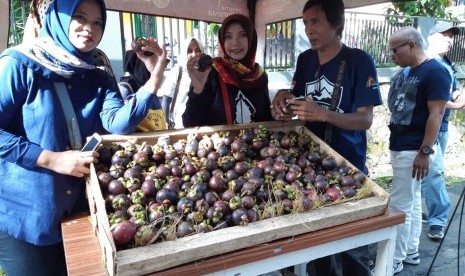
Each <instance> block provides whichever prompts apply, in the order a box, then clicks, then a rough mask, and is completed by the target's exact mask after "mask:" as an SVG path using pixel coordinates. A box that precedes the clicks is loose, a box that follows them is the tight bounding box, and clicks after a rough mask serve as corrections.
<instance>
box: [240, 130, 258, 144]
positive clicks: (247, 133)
mask: <svg viewBox="0 0 465 276" xmlns="http://www.w3.org/2000/svg"><path fill="white" fill-rule="evenodd" d="M239 137H240V138H242V140H244V142H246V143H247V144H250V143H252V141H253V139H254V138H255V134H254V131H253V129H251V128H246V129H241V130H240V132H239Z"/></svg>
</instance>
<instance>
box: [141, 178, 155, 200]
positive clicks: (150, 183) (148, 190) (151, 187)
mask: <svg viewBox="0 0 465 276" xmlns="http://www.w3.org/2000/svg"><path fill="white" fill-rule="evenodd" d="M140 189H141V191H142V192H143V193H144V194H145V196H147V197H154V196H156V194H157V189H155V181H154V180H153V179H150V178H149V179H147V178H145V180H144V182H142V184H141V186H140Z"/></svg>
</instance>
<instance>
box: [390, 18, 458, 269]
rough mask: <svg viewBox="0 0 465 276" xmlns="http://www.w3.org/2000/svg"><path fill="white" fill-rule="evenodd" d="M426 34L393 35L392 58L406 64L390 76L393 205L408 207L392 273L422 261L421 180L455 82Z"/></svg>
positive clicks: (399, 231) (405, 32) (409, 30)
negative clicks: (429, 50) (428, 49)
mask: <svg viewBox="0 0 465 276" xmlns="http://www.w3.org/2000/svg"><path fill="white" fill-rule="evenodd" d="M423 47H424V46H423V38H422V36H421V34H420V33H419V32H418V31H417V30H415V28H413V27H404V28H402V29H400V30H398V31H396V32H394V33H393V34H392V35H391V37H390V38H389V48H390V50H391V53H392V60H393V61H394V63H395V64H397V65H399V66H400V67H402V68H403V69H402V70H401V71H400V72H398V73H397V74H396V75H394V76H393V77H392V79H391V87H390V89H389V95H388V107H389V110H390V112H391V118H390V123H389V129H390V131H391V134H390V137H389V149H390V158H391V164H392V172H393V179H392V187H391V197H390V203H389V204H390V207H392V208H395V209H397V210H400V211H403V212H405V223H404V224H401V225H399V226H398V228H397V238H396V247H395V251H394V267H393V272H394V273H395V274H396V273H399V272H401V271H402V270H403V264H404V263H406V264H412V265H418V264H419V263H420V256H419V254H418V247H419V244H420V234H421V226H422V225H421V190H420V185H421V182H422V179H423V178H424V177H426V176H427V175H428V170H429V165H430V161H431V159H432V158H433V156H434V152H435V151H436V150H437V142H436V139H437V135H438V131H439V127H440V125H441V121H442V116H443V114H444V109H445V105H446V102H447V100H448V99H449V89H450V86H451V76H450V74H449V72H448V71H447V69H446V68H445V67H444V66H442V65H441V64H440V62H439V61H437V60H435V59H429V58H428V56H427V54H426V53H425V50H424V49H423Z"/></svg>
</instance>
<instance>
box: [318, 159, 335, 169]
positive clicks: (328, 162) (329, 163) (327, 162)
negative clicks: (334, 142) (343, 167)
mask: <svg viewBox="0 0 465 276" xmlns="http://www.w3.org/2000/svg"><path fill="white" fill-rule="evenodd" d="M321 165H322V166H323V169H325V170H327V171H332V170H334V169H335V168H336V166H337V163H336V159H335V158H334V157H332V156H326V157H324V158H323V159H322V160H321Z"/></svg>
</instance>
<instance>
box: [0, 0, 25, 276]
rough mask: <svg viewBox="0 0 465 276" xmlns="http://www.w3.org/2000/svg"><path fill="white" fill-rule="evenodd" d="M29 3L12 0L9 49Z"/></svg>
mask: <svg viewBox="0 0 465 276" xmlns="http://www.w3.org/2000/svg"><path fill="white" fill-rule="evenodd" d="M29 5H30V3H29V2H28V1H23V0H10V9H11V10H12V12H11V16H12V18H11V20H10V26H9V29H10V32H9V34H10V36H9V38H8V47H10V46H14V45H17V44H19V43H21V40H22V39H23V33H24V25H25V24H26V19H27V16H28V15H29ZM0 276H1V274H0Z"/></svg>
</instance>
